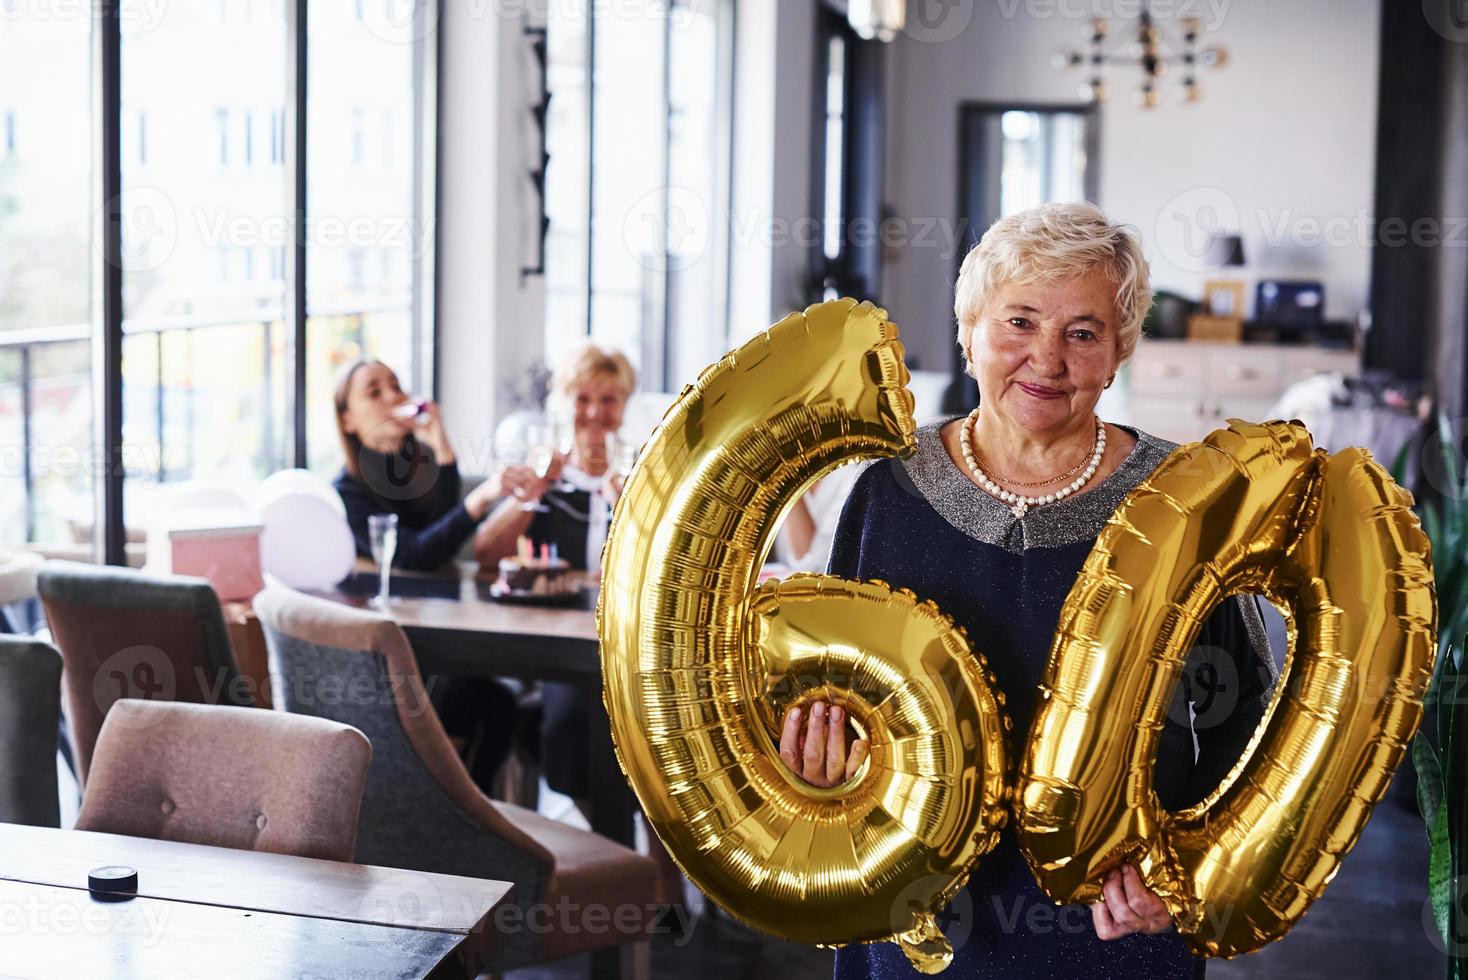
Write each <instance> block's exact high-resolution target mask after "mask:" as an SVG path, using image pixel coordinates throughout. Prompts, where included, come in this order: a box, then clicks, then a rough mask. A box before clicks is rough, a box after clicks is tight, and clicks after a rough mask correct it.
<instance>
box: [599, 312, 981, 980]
mask: <svg viewBox="0 0 1468 980" xmlns="http://www.w3.org/2000/svg"><path fill="white" fill-rule="evenodd" d="M907 378H908V375H907V370H906V368H905V367H904V365H903V362H902V346H901V344H900V343H898V341H897V328H896V327H895V326H893V325H892V324H891V323H889V322H888V321H887V314H886V312H885V311H883V310H880V309H877V308H876V307H874V306H872V305H871V304H870V303H861V304H857V303H856V302H855V301H854V300H850V299H842V300H834V301H831V302H828V303H822V304H819V305H817V306H812V307H810V308H809V309H807V310H806V311H805V312H804V313H803V314H792V315H790V316H789V317H786V318H785V319H784V320H782V321H781V322H780V323H778V324H776V325H775V326H774V327H772V328H771V329H770V330H769V331H768V332H766V333H764V334H762V335H760V336H759V337H756V338H755V339H754V340H751V341H750V342H749V343H747V344H745V345H744V346H743V347H741V348H739V349H738V350H736V351H734V352H733V353H731V354H728V355H726V356H725V357H724V358H723V360H721V361H719V362H718V363H717V364H715V365H713V366H712V367H710V368H708V369H707V370H705V371H704V372H703V373H702V374H701V375H700V376H699V378H698V381H697V382H696V383H695V384H693V385H691V386H690V387H688V388H686V389H684V391H683V393H682V394H681V395H680V397H679V398H678V400H677V402H676V403H675V404H674V405H673V407H672V408H671V409H670V410H669V411H668V414H667V415H666V417H665V418H664V419H663V422H662V424H661V425H660V426H659V427H658V429H657V430H656V431H655V432H654V433H653V435H652V437H651V439H650V440H649V441H648V443H647V445H646V446H645V447H644V448H643V451H642V453H641V455H640V457H639V459H638V462H637V465H636V467H635V468H634V470H633V471H632V473H631V475H630V476H629V478H628V480H627V484H626V486H625V488H624V489H623V492H622V495H621V497H620V499H619V500H618V502H617V506H616V510H615V512H614V514H613V519H612V525H611V528H610V531H609V534H608V537H607V543H606V547H605V549H604V550H603V552H602V574H603V579H602V592H601V599H600V602H599V604H598V608H597V623H598V631H599V633H600V636H601V649H602V661H603V670H604V681H605V684H604V696H605V699H606V705H607V712H608V714H609V716H610V718H611V722H612V735H613V738H614V741H615V743H616V746H617V757H618V760H619V761H620V763H621V765H622V768H623V771H624V772H625V773H626V775H627V778H628V780H629V782H630V783H631V784H632V787H633V789H634V790H635V791H636V793H637V796H638V799H639V800H640V801H641V803H642V807H643V810H644V811H645V812H646V814H647V817H648V819H649V820H650V822H651V824H652V826H653V828H654V829H655V830H656V831H657V833H658V835H659V836H660V837H661V838H662V840H663V842H664V844H666V845H667V848H668V850H669V852H670V853H671V854H672V855H673V857H674V858H675V859H676V860H677V862H678V864H679V865H680V866H681V867H682V868H683V870H684V871H685V872H686V873H687V874H688V876H689V878H690V879H692V880H693V882H694V883H695V884H696V885H698V887H699V888H700V889H702V890H703V892H704V893H705V894H706V895H708V896H709V897H710V898H712V899H713V900H714V901H716V902H717V903H719V904H720V905H721V906H723V907H724V908H726V909H727V910H729V911H730V912H731V913H732V914H733V915H735V916H736V917H737V918H739V919H741V920H743V921H744V922H746V923H748V924H750V925H752V926H754V927H756V928H758V929H761V930H763V931H765V932H768V933H771V934H774V935H777V936H783V937H786V938H789V939H792V940H795V941H798V942H804V943H819V944H830V945H837V944H843V943H849V942H863V941H873V940H881V939H892V938H896V939H897V941H898V942H899V943H900V945H902V947H903V949H904V950H905V951H907V953H908V955H909V957H910V958H912V960H913V962H914V963H915V964H916V965H917V966H918V968H919V969H922V970H924V971H926V972H936V971H937V970H941V969H942V968H943V967H944V966H946V965H947V963H948V962H949V961H950V960H951V957H952V951H951V950H950V949H949V948H948V943H947V940H946V939H944V938H943V935H942V933H941V932H939V931H938V928H937V925H936V923H935V921H934V918H933V914H934V912H936V911H937V910H938V909H940V908H941V907H942V905H943V904H944V903H945V902H946V901H947V900H948V899H949V898H950V897H951V896H952V895H953V894H954V893H955V892H956V891H957V890H958V889H959V888H961V887H962V885H963V883H964V881H965V880H966V878H967V875H968V872H969V871H970V869H971V868H972V866H973V865H974V863H975V862H976V861H977V860H978V859H979V857H980V856H981V855H982V854H984V853H985V852H986V851H987V850H989V849H990V848H991V847H993V845H994V843H995V842H996V840H997V838H998V828H999V827H1000V825H1001V824H1002V823H1003V822H1004V820H1005V817H1006V796H1005V788H1006V782H1005V754H1004V729H1005V725H1006V723H1005V721H1004V717H1003V714H1002V709H1001V704H1002V702H1001V699H1000V698H999V697H998V696H996V695H995V694H994V693H993V691H992V683H993V678H992V676H988V677H986V676H985V671H984V663H983V660H982V658H980V657H977V656H975V655H974V653H973V652H972V650H971V649H970V647H969V644H968V642H967V640H966V638H965V636H964V635H963V632H962V630H961V629H959V628H957V627H955V626H954V625H953V624H952V622H951V621H950V620H949V619H948V618H947V617H946V616H944V615H943V614H942V613H940V612H939V611H938V610H937V609H936V607H934V606H933V605H932V604H931V603H922V602H918V601H917V600H916V599H915V597H914V596H913V595H912V594H911V593H910V592H904V591H894V590H892V589H890V588H888V587H887V586H885V585H883V584H881V583H865V584H862V583H856V582H849V581H845V580H842V579H839V578H835V577H831V576H822V575H806V574H802V575H798V576H794V577H792V578H790V579H788V580H786V581H784V582H777V583H767V584H766V585H765V586H764V587H763V588H756V583H757V581H758V577H759V572H760V567H761V565H762V564H763V562H764V558H765V555H766V553H767V552H768V551H769V547H770V544H771V539H772V537H773V532H774V530H775V528H776V526H777V525H778V523H779V519H780V517H781V516H782V515H783V514H784V513H785V511H786V510H787V509H788V508H789V507H790V505H791V504H792V503H793V502H794V501H795V500H796V499H797V498H798V497H799V495H800V494H801V493H802V492H804V490H805V489H806V488H807V487H809V486H810V484H811V483H813V482H814V481H815V480H816V479H817V478H818V477H820V476H821V475H822V474H824V473H826V472H828V471H829V470H831V469H833V468H834V467H836V466H837V465H838V464H841V463H844V462H847V461H849V460H853V459H857V458H861V457H874V456H894V455H903V454H907V453H910V452H911V451H912V449H913V447H914V439H913V429H914V426H913V419H912V396H911V395H910V394H909V393H908V392H907V390H906V388H905V384H906V382H907ZM816 699H827V700H830V701H833V702H836V703H840V704H843V705H844V706H845V707H846V708H847V710H848V713H849V716H850V718H851V721H852V724H853V726H854V727H855V728H856V729H857V730H858V731H859V732H861V733H862V734H863V735H864V737H866V738H868V739H870V745H871V751H870V756H869V759H868V761H867V762H866V763H865V764H864V765H863V768H862V769H861V770H860V771H859V772H858V773H857V775H856V776H854V777H853V778H852V779H851V780H850V781H848V782H847V783H845V784H843V785H841V786H838V787H835V788H832V789H817V788H814V787H812V786H809V785H807V784H806V783H804V782H802V781H801V780H800V779H799V778H798V777H797V776H795V775H794V774H793V773H791V772H790V771H789V770H787V769H786V767H785V765H784V763H783V762H782V761H781V760H780V758H779V755H778V751H777V743H778V739H779V732H780V728H781V724H780V722H781V720H782V719H783V718H784V715H785V713H786V711H787V710H788V709H789V708H790V707H792V706H795V705H806V704H808V703H810V702H811V701H814V700H816Z"/></svg>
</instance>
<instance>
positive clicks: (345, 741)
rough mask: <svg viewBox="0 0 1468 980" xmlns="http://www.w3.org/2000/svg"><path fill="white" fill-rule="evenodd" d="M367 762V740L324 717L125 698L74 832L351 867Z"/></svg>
mask: <svg viewBox="0 0 1468 980" xmlns="http://www.w3.org/2000/svg"><path fill="white" fill-rule="evenodd" d="M371 759H372V746H371V745H369V744H368V742H367V738H366V736H364V735H363V734H362V733H361V732H359V731H357V730H356V729H354V728H352V727H350V726H348V725H339V724H336V723H335V722H329V721H326V720H324V719H321V718H307V717H302V716H299V715H287V714H282V713H278V712H274V711H259V710H257V709H255V708H234V707H226V706H223V705H202V704H179V703H175V702H169V701H139V700H135V699H131V698H129V699H124V700H121V701H118V702H116V703H115V704H113V705H112V710H111V711H109V712H108V713H107V720H106V721H105V722H104V723H103V724H102V734H101V736H100V737H99V738H98V739H97V747H96V754H95V755H94V757H93V759H92V778H91V781H90V783H89V784H88V786H87V793H86V796H85V798H84V799H83V800H82V810H81V813H80V814H79V815H78V817H77V821H76V827H77V829H78V830H93V831H98V832H101V833H105V834H125V835H127V836H129V837H148V838H152V839H155V840H176V841H187V842H188V843H191V844H210V845H213V846H215V847H232V848H236V849H237V850H242V851H270V852H272V853H275V854H295V855H299V856H301V857H313V858H326V859H328V860H332V861H350V860H352V854H353V852H354V851H355V850H356V846H357V815H358V813H359V811H360V809H361V806H362V787H363V785H364V784H365V783H366V780H367V767H368V764H369V762H370V761H371Z"/></svg>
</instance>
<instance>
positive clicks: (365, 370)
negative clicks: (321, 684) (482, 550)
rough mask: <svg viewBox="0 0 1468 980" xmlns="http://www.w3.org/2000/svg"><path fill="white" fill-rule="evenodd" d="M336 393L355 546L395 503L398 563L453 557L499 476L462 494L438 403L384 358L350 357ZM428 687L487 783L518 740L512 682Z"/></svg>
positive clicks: (421, 564)
mask: <svg viewBox="0 0 1468 980" xmlns="http://www.w3.org/2000/svg"><path fill="white" fill-rule="evenodd" d="M335 400H336V424H337V432H338V434H339V435H340V436H341V444H342V455H343V457H344V459H343V465H342V470H341V472H340V473H339V474H337V477H336V480H335V481H334V482H333V486H334V487H335V488H336V492H337V493H338V494H340V495H341V498H342V503H344V504H345V505H346V509H347V523H348V524H349V525H350V526H351V529H352V536H353V537H354V538H356V541H357V553H358V554H359V555H362V556H364V557H370V556H371V554H372V548H371V541H370V536H369V533H368V529H367V523H368V522H367V518H368V517H370V516H371V515H373V514H383V513H390V514H396V515H397V516H398V534H397V537H398V540H397V550H396V551H394V553H393V558H392V567H393V568H397V569H401V570H403V571H415V572H430V571H436V570H438V569H440V568H443V567H444V566H446V565H448V564H449V563H450V562H452V561H453V558H454V555H455V553H457V552H458V550H459V548H460V547H461V546H462V545H464V543H465V542H467V541H469V540H470V539H471V538H473V537H474V535H475V532H476V530H478V529H479V528H480V522H481V521H483V519H484V517H485V516H486V515H487V514H488V513H489V512H490V509H491V507H493V505H494V503H495V501H496V500H497V499H498V498H499V495H500V480H499V478H498V477H494V476H491V477H490V478H489V479H487V480H485V481H484V482H483V483H481V484H480V485H479V486H477V487H475V488H474V489H473V490H471V491H469V493H468V494H467V495H466V496H465V497H464V499H463V500H462V501H461V500H460V499H459V494H460V490H461V486H462V483H461V480H460V477H459V467H458V463H457V461H456V459H455V456H454V451H453V447H452V446H451V445H450V443H449V439H448V435H447V433H446V432H445V430H444V424H443V418H442V416H441V415H440V413H439V408H438V406H437V405H436V404H434V403H433V402H432V401H423V402H414V401H413V400H412V399H410V398H409V397H408V395H407V393H405V392H404V391H403V388H402V385H400V384H399V383H398V377H397V375H396V374H394V373H393V371H392V369H391V368H389V367H388V366H387V365H386V364H383V363H382V362H381V361H378V360H374V359H371V358H362V359H358V360H355V361H352V362H351V363H350V364H347V365H346V366H344V367H343V368H342V370H341V372H340V373H339V374H338V375H337V381H336V391H335ZM429 690H430V691H431V692H432V698H433V704H434V708H435V709H436V710H437V711H438V714H439V717H440V719H441V720H442V722H443V726H444V729H445V730H446V731H447V732H448V733H449V735H450V737H451V738H453V739H454V741H455V742H456V744H461V745H475V744H476V743H477V748H476V750H475V751H474V752H473V753H472V757H471V758H470V759H468V763H469V771H470V774H471V775H472V776H473V777H474V781H475V782H476V783H477V784H478V785H479V787H480V788H481V789H483V790H485V791H486V792H488V790H489V788H490V786H491V784H492V783H493V781H494V776H495V773H496V772H497V771H498V770H499V767H500V764H501V763H503V762H504V760H505V758H506V756H507V755H508V753H509V751H510V746H511V745H512V743H513V736H514V729H515V719H516V707H515V696H514V694H513V692H511V691H510V689H509V688H508V687H506V686H505V685H504V684H501V683H499V682H497V681H494V680H491V679H489V678H463V677H446V678H441V679H439V682H438V683H437V684H432V685H430V686H429Z"/></svg>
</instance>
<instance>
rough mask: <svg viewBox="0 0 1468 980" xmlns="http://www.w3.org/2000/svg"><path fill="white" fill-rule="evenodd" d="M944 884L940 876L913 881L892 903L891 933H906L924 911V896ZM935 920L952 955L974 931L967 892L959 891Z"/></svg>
mask: <svg viewBox="0 0 1468 980" xmlns="http://www.w3.org/2000/svg"><path fill="white" fill-rule="evenodd" d="M947 880H948V879H947V878H945V877H944V876H942V875H929V876H928V877H926V878H921V879H919V880H917V881H914V882H913V883H912V884H910V885H908V886H907V887H906V888H904V889H903V890H902V891H901V892H899V893H898V895H897V899H896V901H894V902H893V903H892V931H893V932H901V931H903V930H905V929H907V928H908V926H909V924H910V922H911V920H912V916H913V915H914V913H917V912H921V911H923V910H924V908H925V907H926V906H925V905H924V896H927V895H932V894H933V893H934V892H935V891H937V890H938V889H939V888H941V887H942V886H943V884H944V883H945V882H946V881H947ZM934 919H936V920H937V922H938V928H939V929H940V930H941V931H942V933H943V935H944V936H945V937H947V939H948V944H949V945H950V946H952V947H953V951H954V952H955V953H956V952H958V950H960V949H962V948H963V946H964V944H965V943H967V942H968V937H969V935H970V934H971V933H972V932H973V929H974V901H973V897H972V896H970V895H969V892H968V889H967V888H960V889H959V890H958V894H957V895H954V896H953V901H951V902H949V903H948V904H947V905H946V906H944V907H943V908H942V909H939V910H938V913H937V914H936V915H935V916H934Z"/></svg>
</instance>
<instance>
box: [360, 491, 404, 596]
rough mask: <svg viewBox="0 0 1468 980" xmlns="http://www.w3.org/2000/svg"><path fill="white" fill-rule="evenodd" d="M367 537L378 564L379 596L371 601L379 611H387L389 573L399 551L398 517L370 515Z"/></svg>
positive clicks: (373, 556)
mask: <svg viewBox="0 0 1468 980" xmlns="http://www.w3.org/2000/svg"><path fill="white" fill-rule="evenodd" d="M367 537H368V540H369V542H370V543H371V545H372V560H373V561H375V562H377V575H378V587H377V595H375V596H373V598H372V599H371V600H370V602H371V604H372V605H374V606H376V607H377V608H379V609H386V608H387V607H388V603H389V602H390V601H391V599H390V598H389V597H388V573H389V572H390V571H391V569H392V559H393V554H394V553H395V552H396V551H397V550H398V515H396V514H370V515H368V517H367Z"/></svg>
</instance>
